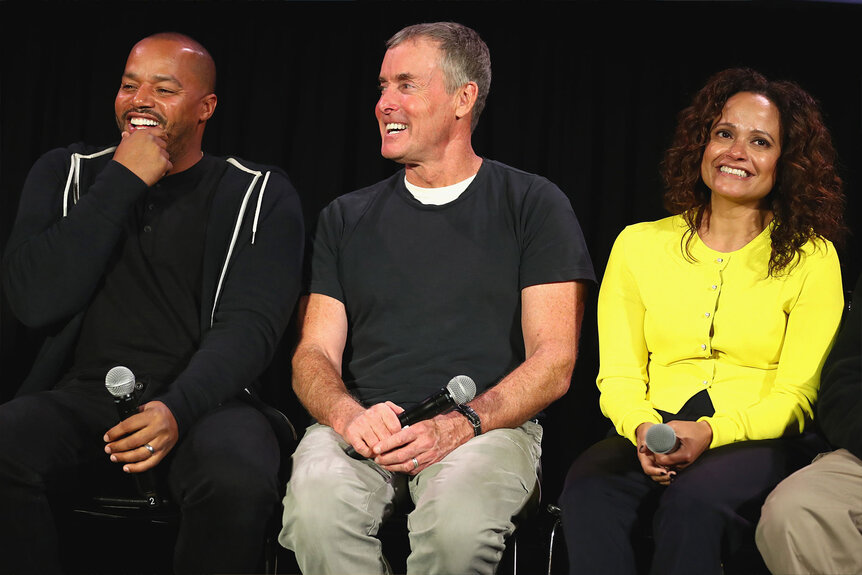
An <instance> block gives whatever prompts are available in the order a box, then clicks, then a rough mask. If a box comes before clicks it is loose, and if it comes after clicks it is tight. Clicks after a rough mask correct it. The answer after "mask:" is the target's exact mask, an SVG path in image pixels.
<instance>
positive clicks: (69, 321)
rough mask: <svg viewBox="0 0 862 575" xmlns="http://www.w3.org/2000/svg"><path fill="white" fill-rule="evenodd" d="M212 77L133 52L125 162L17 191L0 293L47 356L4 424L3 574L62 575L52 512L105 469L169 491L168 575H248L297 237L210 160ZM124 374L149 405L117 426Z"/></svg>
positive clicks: (45, 172)
mask: <svg viewBox="0 0 862 575" xmlns="http://www.w3.org/2000/svg"><path fill="white" fill-rule="evenodd" d="M215 76H216V72H215V65H214V63H213V60H212V58H211V56H210V55H209V53H208V52H207V51H206V49H205V48H204V47H203V46H201V45H200V44H199V43H198V42H196V41H194V40H193V39H191V38H189V37H187V36H184V35H180V34H175V33H162V34H156V35H154V36H150V37H147V38H144V39H143V40H141V41H140V42H138V43H137V44H136V45H135V46H134V47H133V48H132V51H131V53H130V54H129V58H128V60H127V62H126V67H125V70H124V73H123V76H122V80H121V82H120V87H119V90H118V92H117V96H116V100H115V114H116V120H117V124H118V127H119V129H120V132H121V136H122V137H121V140H120V142H119V144H118V145H117V146H115V147H109V148H98V147H93V146H86V145H74V146H70V147H69V148H65V149H58V150H53V151H51V152H48V153H47V154H45V155H44V156H43V157H42V158H40V160H39V161H38V162H37V163H36V164H35V165H34V166H33V168H32V170H31V172H30V174H29V176H28V178H27V181H26V183H25V186H24V190H23V191H22V194H21V201H20V207H19V212H18V215H17V219H16V221H15V225H14V227H13V230H12V234H11V237H10V239H9V242H8V247H7V250H6V253H5V254H4V262H3V282H4V289H5V292H6V294H7V297H8V300H9V304H10V306H11V308H12V310H13V312H14V313H15V315H16V316H17V317H18V318H19V319H20V320H21V321H22V322H23V323H24V324H26V325H27V326H30V327H34V328H39V329H41V330H44V331H45V332H47V334H48V338H47V339H46V342H45V345H44V346H43V347H42V349H41V351H40V355H39V358H38V359H37V361H36V363H35V365H34V368H33V370H32V371H31V373H30V375H29V376H28V378H27V380H26V381H25V382H24V383H23V384H22V386H21V388H20V389H19V392H18V394H17V395H16V397H15V398H14V399H13V400H11V401H9V402H8V403H6V404H4V405H2V406H0V509H3V513H2V517H0V540H2V541H3V548H4V550H3V553H0V572H4V573H5V572H13V573H25V572H34V573H50V572H55V571H58V570H59V569H60V565H59V560H58V556H57V547H58V543H57V541H58V534H57V533H56V532H55V531H56V528H55V525H54V521H53V517H52V514H51V511H50V508H49V505H48V499H47V494H48V493H49V492H50V491H52V490H53V489H54V488H56V487H57V486H58V483H59V485H62V484H63V483H64V482H65V483H68V478H69V477H71V473H73V472H74V471H76V470H77V469H79V468H80V467H81V466H82V465H85V464H89V463H90V462H92V461H94V460H96V461H98V460H104V461H106V462H107V460H108V459H110V461H112V462H114V464H115V465H114V467H115V469H111V470H110V471H111V472H112V473H113V474H115V475H116V476H117V477H120V479H121V480H125V481H129V479H128V478H123V477H122V476H123V474H122V472H121V471H120V469H122V471H125V472H126V473H128V474H138V473H142V472H146V473H148V474H149V473H157V475H158V477H159V479H162V480H164V482H165V485H166V486H167V489H168V490H169V493H170V495H171V496H172V498H173V500H174V501H175V502H176V503H177V504H178V505H179V508H180V510H181V512H182V522H181V526H180V531H179V535H178V540H177V544H176V549H175V554H174V567H175V570H176V571H177V572H199V573H214V572H225V571H227V572H250V571H253V570H255V569H256V568H257V566H258V562H259V560H260V558H261V552H262V549H263V542H264V539H265V529H266V526H267V521H268V519H269V518H270V517H271V516H272V513H273V511H274V510H275V509H276V506H277V503H278V497H279V487H278V481H277V472H278V467H279V450H278V443H277V440H276V437H275V435H274V433H273V429H272V428H271V426H270V425H269V422H268V421H267V419H266V418H265V417H264V415H263V414H262V413H261V412H260V411H259V410H258V409H256V408H255V407H254V406H253V403H254V402H253V401H252V402H251V403H250V402H249V401H247V400H249V399H250V392H249V391H248V390H250V389H253V386H254V383H255V381H256V379H257V378H258V376H259V375H260V374H261V372H262V371H263V370H264V368H265V367H266V365H267V364H268V362H269V361H270V359H271V357H272V354H273V352H274V350H275V349H276V347H277V345H278V341H279V339H280V337H281V334H282V333H283V331H284V329H285V327H286V325H287V322H288V320H289V318H290V315H291V313H292V311H293V308H294V305H295V302H296V298H297V295H298V292H299V286H300V275H301V259H302V253H303V238H304V230H303V222H302V211H301V207H300V204H299V199H298V196H297V194H296V192H295V190H294V189H293V186H292V185H291V183H290V181H289V179H288V178H287V176H286V174H284V173H283V172H282V171H281V170H280V169H278V168H272V167H267V166H258V165H253V164H250V163H248V162H244V161H241V160H238V159H236V158H217V157H214V156H210V155H208V154H204V152H203V151H202V149H201V140H202V137H203V133H204V128H205V126H206V123H207V120H209V118H210V117H211V116H212V114H213V112H214V111H215V108H216V102H217V98H216V95H215V92H214V90H215ZM119 365H122V366H125V367H128V368H130V369H131V371H132V372H133V374H134V376H135V378H134V379H135V380H136V381H137V383H138V384H139V386H140V388H141V389H140V397H139V403H140V408H139V411H138V412H137V413H135V414H133V415H132V416H131V417H128V418H127V419H125V420H124V421H122V422H120V423H119V424H118V423H117V421H118V414H117V410H116V407H115V406H114V405H113V399H112V397H111V395H109V393H108V391H106V389H105V378H106V374H107V372H108V371H109V370H110V369H111V368H113V367H115V366H119ZM58 480H59V482H58ZM64 480H65V481H64ZM60 536H62V534H61V535H60ZM136 552H140V550H136Z"/></svg>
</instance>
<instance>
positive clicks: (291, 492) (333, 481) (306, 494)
mask: <svg viewBox="0 0 862 575" xmlns="http://www.w3.org/2000/svg"><path fill="white" fill-rule="evenodd" d="M371 500H372V498H371V494H370V493H369V492H368V491H367V489H364V486H361V485H354V484H353V483H352V482H350V481H347V480H346V479H345V477H344V476H342V475H339V474H337V473H322V474H313V473H312V474H310V473H307V472H305V470H300V471H299V472H297V470H296V469H294V473H293V475H292V476H291V478H290V482H289V483H288V485H287V494H286V496H285V498H284V510H285V519H286V521H289V522H290V523H292V524H294V525H295V526H296V529H297V530H299V531H307V532H309V533H311V532H313V533H316V534H318V536H323V535H322V534H324V533H328V532H333V531H337V530H338V529H340V528H341V527H342V526H344V525H346V524H347V523H352V522H354V521H355V522H363V523H365V524H363V525H356V528H357V529H359V530H360V531H366V532H367V531H370V530H371V529H372V525H373V524H375V523H376V522H379V519H380V518H379V517H377V518H375V517H374V516H373V515H374V514H373V513H372V512H371V510H370V509H369V505H371Z"/></svg>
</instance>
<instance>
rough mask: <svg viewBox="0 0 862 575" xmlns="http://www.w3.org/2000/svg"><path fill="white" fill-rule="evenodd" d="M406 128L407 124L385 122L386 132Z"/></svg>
mask: <svg viewBox="0 0 862 575" xmlns="http://www.w3.org/2000/svg"><path fill="white" fill-rule="evenodd" d="M406 129H407V124H396V123H390V124H386V131H387V132H400V131H401V130H406Z"/></svg>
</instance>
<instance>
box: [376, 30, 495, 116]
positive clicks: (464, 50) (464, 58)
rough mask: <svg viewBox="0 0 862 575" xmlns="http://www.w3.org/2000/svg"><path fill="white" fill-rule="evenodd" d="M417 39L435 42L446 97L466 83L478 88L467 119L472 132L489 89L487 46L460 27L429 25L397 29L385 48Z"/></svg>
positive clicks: (473, 34) (489, 60)
mask: <svg viewBox="0 0 862 575" xmlns="http://www.w3.org/2000/svg"><path fill="white" fill-rule="evenodd" d="M420 38H426V39H428V40H431V41H433V42H437V44H438V47H439V49H440V53H441V57H440V69H441V70H442V71H443V77H444V78H445V82H446V91H447V92H448V93H449V94H454V93H455V91H456V90H457V89H458V88H460V87H461V86H463V85H464V84H466V83H467V82H476V85H477V86H478V87H479V93H478V95H477V97H476V104H475V105H474V106H473V116H472V118H471V120H470V130H471V131H472V130H475V129H476V124H477V123H478V122H479V115H480V114H481V113H482V110H483V109H484V108H485V100H487V98H488V91H489V90H490V89H491V54H490V52H489V51H488V46H487V45H486V44H485V42H484V41H483V40H482V38H480V37H479V34H478V33H477V32H476V31H475V30H473V29H472V28H468V27H467V26H464V25H463V24H458V23H457V22H429V23H424V24H414V25H413V26H407V27H406V28H403V29H401V30H399V31H398V32H396V33H395V35H394V36H392V37H391V38H390V39H389V40H388V41H387V42H386V48H387V49H389V48H394V47H395V46H398V45H399V44H402V43H404V42H407V41H409V40H413V41H416V40H418V39H420Z"/></svg>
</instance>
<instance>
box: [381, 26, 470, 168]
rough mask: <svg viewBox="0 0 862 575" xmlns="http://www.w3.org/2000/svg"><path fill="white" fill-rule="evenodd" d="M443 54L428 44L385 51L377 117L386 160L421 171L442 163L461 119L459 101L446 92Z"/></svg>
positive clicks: (411, 42) (416, 42)
mask: <svg viewBox="0 0 862 575" xmlns="http://www.w3.org/2000/svg"><path fill="white" fill-rule="evenodd" d="M439 58H440V50H439V48H438V47H437V44H436V43H435V42H433V41H431V40H428V39H425V38H419V39H417V40H409V41H406V42H404V43H402V44H399V45H397V46H394V47H392V48H390V49H389V50H387V52H386V55H385V56H384V58H383V64H382V65H381V67H380V78H379V87H380V98H379V100H378V101H377V106H376V107H375V110H374V112H375V115H376V116H377V122H378V124H379V127H380V137H381V139H382V143H381V149H380V152H381V154H382V155H383V157H384V158H388V159H390V160H395V161H396V162H400V163H402V164H408V165H421V164H424V163H426V162H429V161H433V160H435V159H439V158H441V157H442V156H443V155H444V154H445V151H446V146H447V144H448V143H449V142H450V141H451V139H452V135H453V132H454V130H455V124H456V118H457V116H458V95H457V94H449V93H447V92H446V87H445V78H444V75H443V71H442V70H441V69H440V66H439V65H438V62H439Z"/></svg>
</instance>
